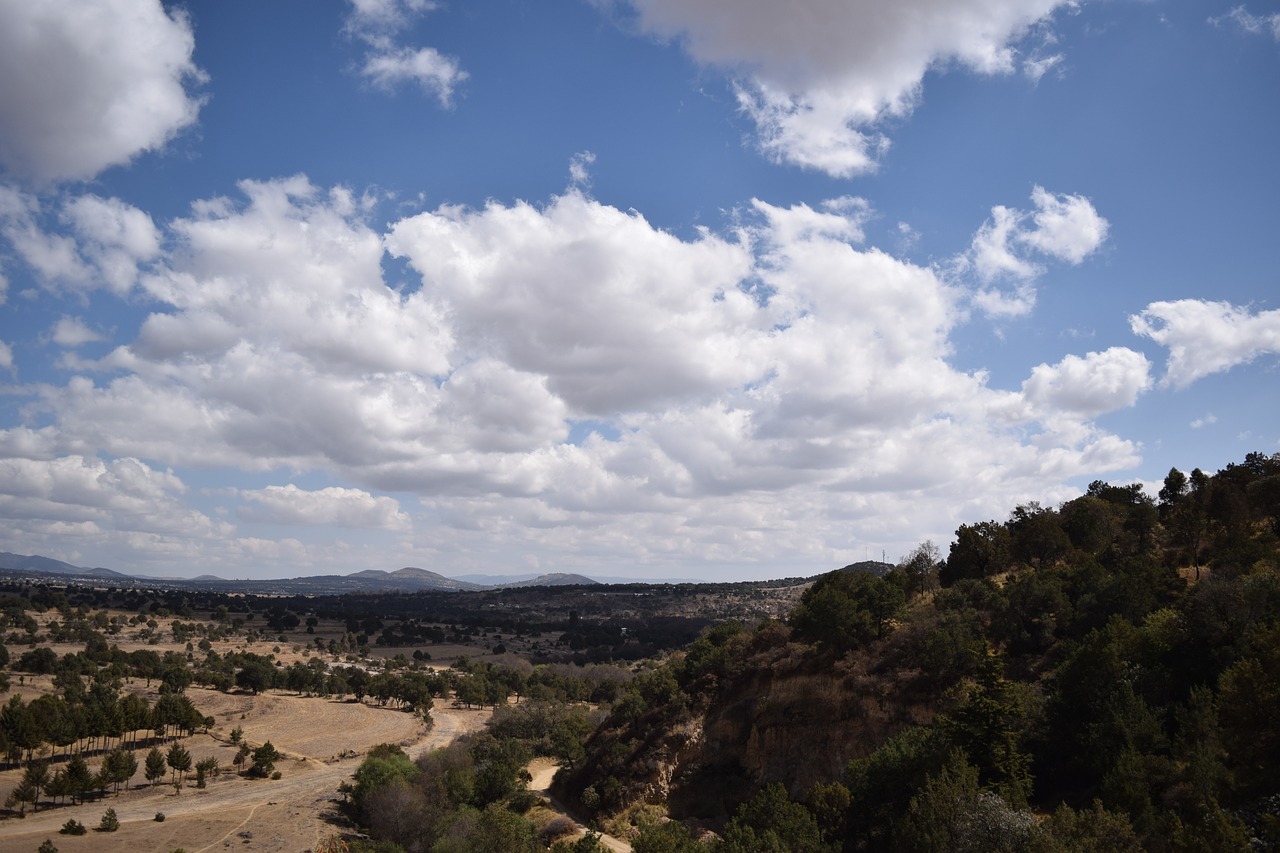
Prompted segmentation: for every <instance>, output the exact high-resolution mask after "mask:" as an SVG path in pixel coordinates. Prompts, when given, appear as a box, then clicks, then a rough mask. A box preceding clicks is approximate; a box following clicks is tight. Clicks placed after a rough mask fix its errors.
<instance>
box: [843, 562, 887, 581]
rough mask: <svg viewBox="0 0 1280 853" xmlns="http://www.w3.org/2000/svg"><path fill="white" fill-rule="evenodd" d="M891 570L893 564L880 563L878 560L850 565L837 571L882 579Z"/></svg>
mask: <svg viewBox="0 0 1280 853" xmlns="http://www.w3.org/2000/svg"><path fill="white" fill-rule="evenodd" d="M892 568H893V563H882V562H880V561H879V560H863V561H862V562H860V563H850V564H849V565H847V566H844V567H843V568H840V569H838V570H837V571H841V572H866V573H867V574H869V575H875V576H876V577H878V578H882V577H884V576H885V574H886V573H887V572H888V571H889V570H890V569H892Z"/></svg>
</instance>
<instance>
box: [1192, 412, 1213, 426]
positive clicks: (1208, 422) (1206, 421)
mask: <svg viewBox="0 0 1280 853" xmlns="http://www.w3.org/2000/svg"><path fill="white" fill-rule="evenodd" d="M1217 422H1218V416H1217V415H1215V414H1214V413H1213V412H1209V413H1207V414H1206V415H1205V416H1204V417H1202V418H1196V419H1195V420H1194V421H1192V422H1191V424H1190V426H1191V428H1192V429H1200V428H1201V427H1205V426H1212V425H1213V424H1216V423H1217Z"/></svg>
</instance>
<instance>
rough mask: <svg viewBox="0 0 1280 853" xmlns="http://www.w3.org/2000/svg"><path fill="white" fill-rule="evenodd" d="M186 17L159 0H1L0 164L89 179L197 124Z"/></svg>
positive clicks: (24, 173) (52, 176)
mask: <svg viewBox="0 0 1280 853" xmlns="http://www.w3.org/2000/svg"><path fill="white" fill-rule="evenodd" d="M194 50H195V38H194V36H193V34H192V31H191V25H190V22H189V21H188V20H187V19H186V17H185V16H184V15H183V14H181V13H178V12H174V13H169V12H166V11H165V9H164V7H163V6H162V5H161V3H160V2H159V0H98V2H94V3H83V2H76V0H47V2H40V3H29V2H24V0H0V79H3V80H4V81H5V85H4V86H3V87H0V164H2V165H3V166H4V168H5V170H7V171H8V172H10V173H11V174H13V175H16V176H18V177H21V178H23V179H30V180H32V181H36V182H40V183H44V182H49V181H60V180H68V179H73V180H74V179H85V178H91V177H93V176H94V175H96V174H98V173H99V172H101V171H102V170H103V169H106V168H108V167H109V166H118V165H123V164H126V163H128V162H130V161H131V160H132V159H133V158H134V157H135V156H137V155H138V154H140V153H142V152H144V151H153V150H156V149H158V148H161V147H163V146H164V145H165V144H166V143H167V142H168V141H169V140H171V139H172V138H173V137H174V136H176V135H177V134H178V133H180V132H181V131H182V130H183V129H185V128H187V127H189V126H191V125H192V124H194V123H195V121H196V118H197V115H198V114H199V111H200V107H201V105H202V103H203V100H202V99H201V98H200V97H198V96H193V95H192V94H191V92H190V91H189V90H188V88H189V87H190V86H192V85H193V84H198V83H200V82H201V81H203V79H204V75H203V74H202V72H201V71H200V70H199V69H198V68H197V67H196V66H195V64H194V63H193V61H192V54H193V52H194Z"/></svg>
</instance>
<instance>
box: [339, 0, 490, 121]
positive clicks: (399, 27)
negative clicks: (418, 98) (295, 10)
mask: <svg viewBox="0 0 1280 853" xmlns="http://www.w3.org/2000/svg"><path fill="white" fill-rule="evenodd" d="M351 3H352V10H351V14H350V16H349V17H348V18H347V24H346V30H347V32H348V33H350V34H351V35H353V36H354V37H355V38H357V39H358V40H360V41H362V42H363V43H364V44H365V46H366V48H367V52H366V53H365V58H364V62H363V63H362V64H361V66H360V74H361V75H362V76H363V77H365V78H366V79H367V80H369V82H370V83H372V84H373V85H374V86H376V87H377V88H379V89H382V90H384V91H387V92H391V91H393V90H395V88H396V87H397V86H399V85H400V84H401V83H416V84H417V85H418V86H420V87H422V89H423V91H425V92H426V93H427V94H429V95H434V96H435V97H436V98H437V99H438V100H439V101H440V105H441V106H444V107H448V106H450V105H451V104H452V103H453V95H454V91H455V89H456V88H457V87H458V85H459V84H460V83H462V82H463V81H464V80H466V79H467V76H468V75H467V72H466V71H463V70H462V67H461V66H460V65H459V63H458V60H457V59H455V58H453V57H450V56H445V55H444V54H442V53H440V51H438V50H436V49H435V48H433V47H419V48H415V47H405V46H402V45H400V44H398V43H397V41H396V37H397V36H398V35H399V34H400V32H401V31H403V30H405V29H407V28H408V27H410V26H411V25H412V23H413V21H414V20H415V19H416V18H418V17H420V16H421V15H423V14H425V13H427V12H431V11H434V10H435V9H436V8H437V6H438V4H437V3H435V2H431V0H351Z"/></svg>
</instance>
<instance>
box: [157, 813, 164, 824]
mask: <svg viewBox="0 0 1280 853" xmlns="http://www.w3.org/2000/svg"><path fill="white" fill-rule="evenodd" d="M156 823H164V812H156Z"/></svg>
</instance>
